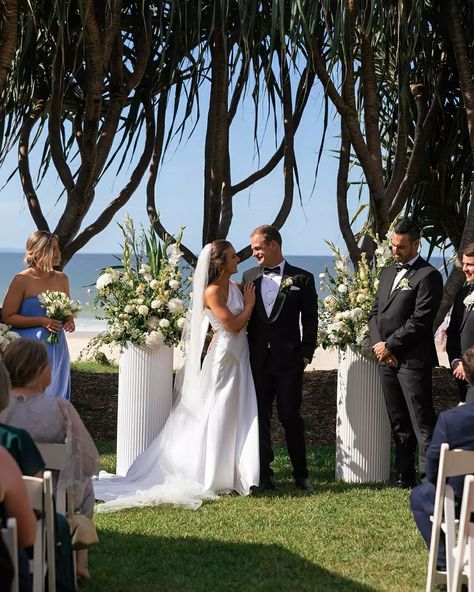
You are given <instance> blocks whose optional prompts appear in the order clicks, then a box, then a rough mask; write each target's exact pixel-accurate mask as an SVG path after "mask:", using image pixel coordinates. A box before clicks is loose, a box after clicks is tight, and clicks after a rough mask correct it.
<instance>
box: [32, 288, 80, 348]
mask: <svg viewBox="0 0 474 592" xmlns="http://www.w3.org/2000/svg"><path fill="white" fill-rule="evenodd" d="M38 300H39V303H40V304H41V306H43V307H44V309H45V311H46V316H47V317H48V318H50V319H56V320H57V321H64V320H65V319H67V318H68V317H73V316H74V315H75V314H76V313H77V312H79V311H80V310H81V304H80V302H79V301H78V300H71V298H69V296H67V294H65V293H64V292H55V291H53V290H46V292H41V294H39V295H38ZM47 341H48V343H52V344H55V343H58V334H57V333H55V332H53V331H50V333H49V337H48V339H47Z"/></svg>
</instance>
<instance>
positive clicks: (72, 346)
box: [67, 331, 449, 371]
mask: <svg viewBox="0 0 474 592" xmlns="http://www.w3.org/2000/svg"><path fill="white" fill-rule="evenodd" d="M94 335H96V333H86V332H80V331H77V332H76V333H73V334H68V335H67V342H68V346H69V353H70V355H71V360H77V358H78V357H79V353H80V352H81V351H82V350H83V349H84V348H85V347H86V346H87V344H88V343H89V340H90V339H91V338H92V337H94ZM102 351H103V352H104V353H105V355H106V356H107V357H108V358H109V359H110V360H115V361H118V358H119V349H118V348H117V347H113V348H110V347H104V348H102ZM438 357H439V362H440V365H441V366H447V367H449V364H448V358H447V355H446V352H444V351H441V349H438ZM180 365H181V355H180V351H179V350H178V349H176V348H175V351H174V367H175V368H178V367H179V366H180ZM335 368H337V351H336V350H335V349H331V350H325V349H323V348H321V347H318V349H317V350H316V353H315V356H314V358H313V361H312V362H311V364H310V365H309V366H307V368H306V370H307V371H311V370H334V369H335Z"/></svg>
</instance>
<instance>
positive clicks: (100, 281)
mask: <svg viewBox="0 0 474 592" xmlns="http://www.w3.org/2000/svg"><path fill="white" fill-rule="evenodd" d="M113 281H114V280H113V278H112V276H111V275H110V274H109V273H103V274H102V275H100V276H99V277H98V278H97V282H96V283H95V287H96V288H97V289H98V290H103V289H104V288H105V287H106V286H109V285H110V284H111V283H112V282H113Z"/></svg>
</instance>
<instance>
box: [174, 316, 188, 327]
mask: <svg viewBox="0 0 474 592" xmlns="http://www.w3.org/2000/svg"><path fill="white" fill-rule="evenodd" d="M176 324H177V325H178V327H179V328H180V329H182V328H183V327H184V325H186V319H185V318H184V317H181V318H180V319H178V320H177V322H176Z"/></svg>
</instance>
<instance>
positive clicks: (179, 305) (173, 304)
mask: <svg viewBox="0 0 474 592" xmlns="http://www.w3.org/2000/svg"><path fill="white" fill-rule="evenodd" d="M183 308H184V306H183V302H182V300H180V299H179V298H171V300H170V301H169V302H168V310H169V311H170V313H171V314H175V313H176V312H182V310H183Z"/></svg>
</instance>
